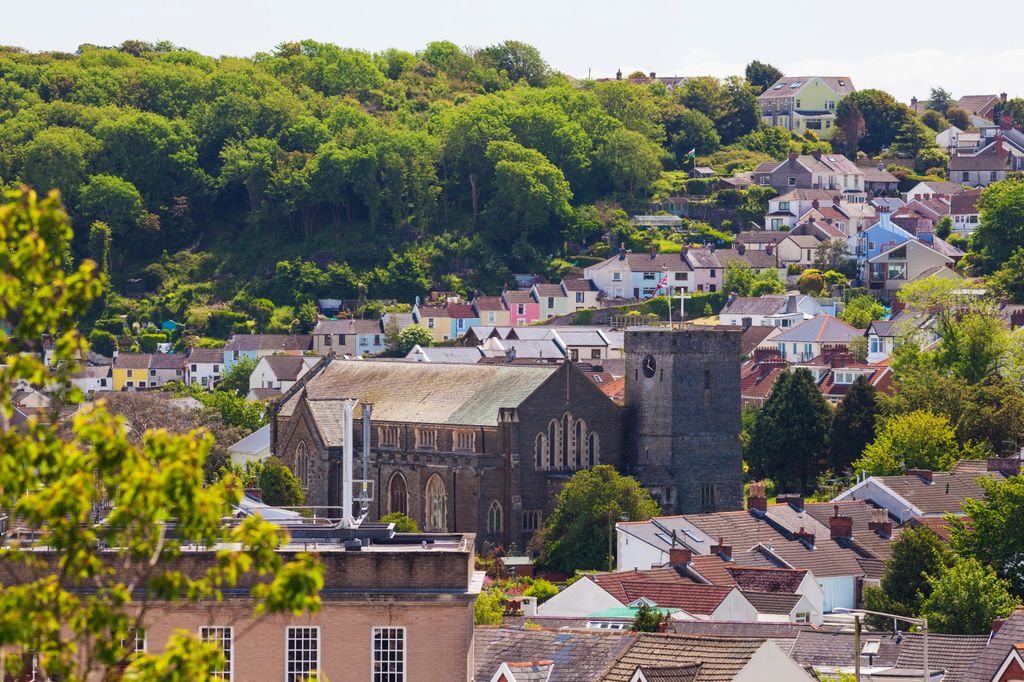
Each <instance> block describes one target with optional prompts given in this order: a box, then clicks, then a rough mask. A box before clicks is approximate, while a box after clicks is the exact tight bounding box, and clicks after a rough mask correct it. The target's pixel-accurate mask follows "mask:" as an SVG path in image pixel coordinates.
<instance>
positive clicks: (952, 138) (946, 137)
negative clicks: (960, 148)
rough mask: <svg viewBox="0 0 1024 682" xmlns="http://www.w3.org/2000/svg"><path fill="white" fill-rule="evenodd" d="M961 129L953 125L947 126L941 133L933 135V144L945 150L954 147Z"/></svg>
mask: <svg viewBox="0 0 1024 682" xmlns="http://www.w3.org/2000/svg"><path fill="white" fill-rule="evenodd" d="M962 132H963V131H962V130H960V129H959V128H957V127H956V126H954V125H951V126H949V127H948V128H946V129H945V130H943V131H942V132H941V133H938V134H936V135H935V144H936V145H938V146H939V148H940V149H945V150H946V151H947V152H948V151H949V150H951V149H956V146H957V143H958V142H957V141H958V139H959V137H960V133H962Z"/></svg>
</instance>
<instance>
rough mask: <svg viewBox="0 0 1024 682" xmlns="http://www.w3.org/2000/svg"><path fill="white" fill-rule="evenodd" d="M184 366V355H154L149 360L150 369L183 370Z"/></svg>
mask: <svg viewBox="0 0 1024 682" xmlns="http://www.w3.org/2000/svg"><path fill="white" fill-rule="evenodd" d="M184 365H185V356H184V355H183V354H182V353H153V355H152V356H151V357H150V359H149V368H150V369H181V368H182V367H183V366H184Z"/></svg>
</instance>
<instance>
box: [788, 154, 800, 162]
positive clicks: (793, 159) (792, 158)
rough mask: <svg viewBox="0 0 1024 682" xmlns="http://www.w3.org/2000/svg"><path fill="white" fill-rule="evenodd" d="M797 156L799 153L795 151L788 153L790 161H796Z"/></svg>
mask: <svg viewBox="0 0 1024 682" xmlns="http://www.w3.org/2000/svg"><path fill="white" fill-rule="evenodd" d="M798 158H800V155H799V154H798V153H796V152H790V153H789V160H790V161H796V160H797V159H798Z"/></svg>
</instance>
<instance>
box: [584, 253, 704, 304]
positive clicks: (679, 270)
mask: <svg viewBox="0 0 1024 682" xmlns="http://www.w3.org/2000/svg"><path fill="white" fill-rule="evenodd" d="M583 276H584V278H586V279H589V280H591V281H593V282H594V284H596V285H597V286H598V287H599V288H600V289H601V290H602V291H603V292H604V293H605V295H606V296H608V297H609V298H625V299H634V300H643V299H647V298H651V297H652V296H654V295H655V291H656V290H657V289H658V284H659V283H660V282H661V281H662V279H663V278H664V277H666V276H667V277H668V286H671V287H672V288H674V289H676V290H679V289H682V290H684V291H691V289H690V284H691V278H692V277H693V276H694V275H693V268H692V267H691V266H690V264H689V262H688V261H687V260H686V258H685V256H684V254H682V253H658V251H657V249H655V248H652V249H651V251H650V253H630V252H627V251H626V250H625V249H622V250H620V251H619V253H618V254H616V255H614V256H612V257H611V258H608V259H606V260H603V261H601V262H600V263H597V264H595V265H591V266H590V267H588V268H585V269H584V271H583ZM658 293H667V292H664V291H659V292H658Z"/></svg>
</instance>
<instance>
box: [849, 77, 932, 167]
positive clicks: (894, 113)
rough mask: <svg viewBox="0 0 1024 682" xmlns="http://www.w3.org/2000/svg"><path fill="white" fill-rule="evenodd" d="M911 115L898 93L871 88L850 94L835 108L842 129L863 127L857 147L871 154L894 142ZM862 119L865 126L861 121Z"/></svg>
mask: <svg viewBox="0 0 1024 682" xmlns="http://www.w3.org/2000/svg"><path fill="white" fill-rule="evenodd" d="M912 116H913V113H912V112H911V111H910V108H909V107H907V106H906V105H904V104H900V103H899V102H898V101H896V98H895V97H893V96H892V95H890V94H889V93H887V92H883V91H881V90H872V89H867V90H858V91H857V92H854V93H851V94H849V95H847V96H846V97H844V98H843V101H842V102H840V103H839V106H838V107H837V108H836V122H837V125H838V126H839V127H840V129H841V130H844V131H846V130H847V128H850V129H851V130H853V129H856V128H861V129H862V130H863V133H862V135H861V136H860V137H859V139H858V142H857V148H859V149H862V150H863V151H865V152H867V153H868V154H877V153H879V152H880V151H882V149H884V148H886V147H888V146H889V145H891V144H892V143H893V141H894V140H895V139H896V135H897V133H898V132H899V130H900V128H901V127H902V126H903V125H904V123H906V122H907V120H908V119H910V118H911V117H912ZM860 121H862V122H863V124H862V126H861V125H858V122H860ZM847 137H849V135H848V134H847Z"/></svg>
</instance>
